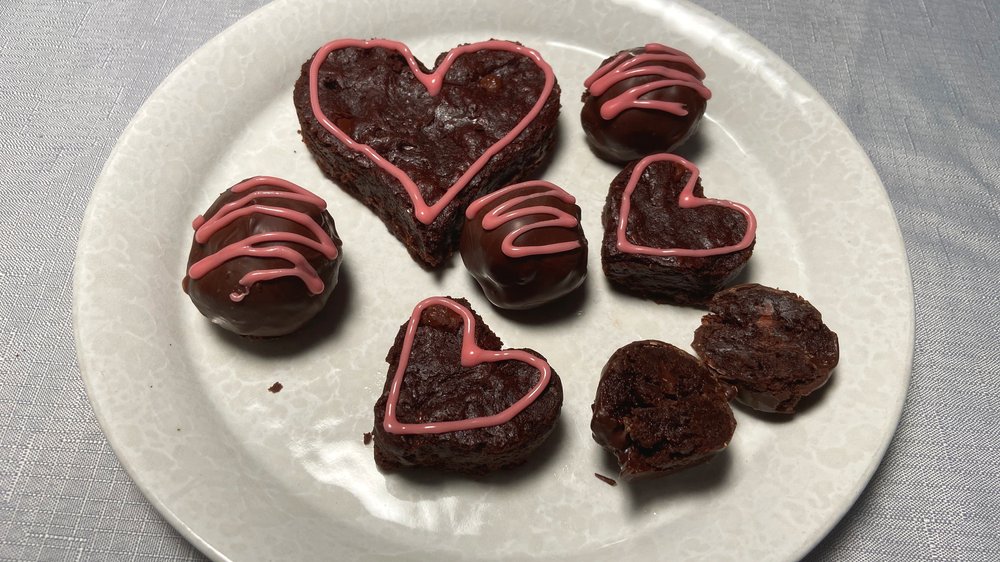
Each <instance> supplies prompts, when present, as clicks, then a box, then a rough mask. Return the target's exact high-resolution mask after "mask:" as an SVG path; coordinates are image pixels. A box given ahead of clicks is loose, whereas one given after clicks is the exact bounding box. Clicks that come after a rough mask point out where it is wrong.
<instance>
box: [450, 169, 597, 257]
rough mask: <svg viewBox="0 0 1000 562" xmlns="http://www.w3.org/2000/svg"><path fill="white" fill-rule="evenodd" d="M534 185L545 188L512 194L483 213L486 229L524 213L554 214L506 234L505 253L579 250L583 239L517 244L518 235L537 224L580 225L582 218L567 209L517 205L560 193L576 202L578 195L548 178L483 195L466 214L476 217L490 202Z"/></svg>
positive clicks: (559, 194) (504, 241) (502, 247)
mask: <svg viewBox="0 0 1000 562" xmlns="http://www.w3.org/2000/svg"><path fill="white" fill-rule="evenodd" d="M532 187H542V188H544V189H545V190H544V191H539V192H536V193H529V194H526V195H520V196H516V197H511V198H510V199H508V200H506V201H504V202H502V203H500V204H499V205H497V206H496V207H494V208H493V209H492V210H490V211H489V212H488V213H486V215H485V216H484V217H483V230H493V229H496V228H499V227H500V226H501V225H503V224H506V223H508V222H510V221H512V220H516V219H519V218H522V217H527V216H531V215H549V216H551V217H552V218H551V219H548V220H543V221H537V222H533V223H529V224H525V225H522V226H520V227H518V228H516V229H514V231H513V232H511V233H509V234H507V236H504V239H503V242H502V243H501V244H500V248H501V249H502V250H503V253H504V254H505V255H506V256H508V257H511V258H518V257H523V256H537V255H542V254H557V253H559V252H568V251H570V250H575V249H577V248H579V247H580V241H579V240H572V241H569V242H557V243H554V244H544V245H541V246H517V245H515V244H514V242H516V241H517V239H518V237H520V236H521V235H522V234H526V233H528V232H531V231H532V230H535V229H537V228H546V227H562V228H576V225H578V224H580V221H578V220H577V219H576V217H574V216H573V215H571V214H569V213H567V212H565V211H563V210H562V209H557V208H555V207H552V206H550V205H536V206H533V207H522V208H520V209H515V207H517V206H518V205H520V204H521V203H524V202H526V201H530V200H532V199H539V198H542V197H556V198H558V199H559V200H561V201H563V202H565V203H568V204H570V205H572V204H574V203H576V198H574V197H573V196H572V195H570V194H569V193H566V192H565V191H563V190H562V189H560V188H559V186H557V185H555V184H552V183H549V182H547V181H540V180H538V181H526V182H523V183H516V184H514V185H509V186H507V187H505V188H503V189H500V190H498V191H494V192H493V193H490V194H489V195H486V196H485V197H480V198H479V199H477V200H475V201H473V202H472V204H471V205H469V207H468V208H467V209H466V210H465V218H466V219H468V220H472V219H473V218H475V216H476V215H477V214H478V213H479V212H480V211H481V210H483V208H485V207H486V206H488V205H490V204H492V203H493V202H494V201H496V200H497V199H499V198H501V197H503V196H504V195H507V194H509V193H512V192H514V191H517V190H520V189H530V188H532Z"/></svg>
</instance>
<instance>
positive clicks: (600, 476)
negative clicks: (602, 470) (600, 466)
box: [594, 472, 618, 486]
mask: <svg viewBox="0 0 1000 562" xmlns="http://www.w3.org/2000/svg"><path fill="white" fill-rule="evenodd" d="M594 476H596V477H597V479H598V480H600V481H601V482H604V483H605V484H607V485H608V486H617V485H618V482H616V481H615V479H614V478H611V477H610V476H605V475H603V474H598V473H596V472H595V473H594Z"/></svg>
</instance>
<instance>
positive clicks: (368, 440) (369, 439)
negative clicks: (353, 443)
mask: <svg viewBox="0 0 1000 562" xmlns="http://www.w3.org/2000/svg"><path fill="white" fill-rule="evenodd" d="M363 440H364V442H365V445H367V444H369V443H371V442H372V432H370V431H366V432H365V434H364V436H363Z"/></svg>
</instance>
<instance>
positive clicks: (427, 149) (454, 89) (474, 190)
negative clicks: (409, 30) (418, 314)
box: [293, 39, 559, 268]
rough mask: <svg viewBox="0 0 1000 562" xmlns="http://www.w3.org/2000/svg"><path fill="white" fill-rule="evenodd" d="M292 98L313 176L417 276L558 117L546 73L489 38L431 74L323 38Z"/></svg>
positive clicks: (399, 52) (377, 46)
mask: <svg viewBox="0 0 1000 562" xmlns="http://www.w3.org/2000/svg"><path fill="white" fill-rule="evenodd" d="M317 55H318V57H317ZM456 55H457V56H456ZM314 62H315V64H314ZM415 71H416V72H415ZM311 84H312V85H313V86H314V87H315V89H316V98H317V99H316V102H317V104H316V106H315V107H314V106H313V103H312V102H313V96H312V95H311V94H310V85H311ZM436 88H440V91H434V90H435V89H436ZM293 96H294V103H295V109H296V111H297V113H298V117H299V123H300V125H301V134H302V140H303V141H304V142H305V144H306V146H307V147H308V148H309V151H310V152H311V153H312V155H313V157H314V158H315V160H316V162H317V163H318V164H319V166H320V168H321V169H322V170H323V172H324V173H325V174H326V175H327V176H328V177H329V178H330V179H332V180H333V181H334V182H336V183H337V184H338V185H340V187H341V188H343V189H344V190H345V191H347V192H348V193H350V194H351V195H353V196H354V197H356V198H357V199H358V200H360V201H361V202H362V203H364V204H365V205H366V206H368V207H369V208H370V209H371V210H372V211H373V212H375V214H376V215H378V217H379V218H380V219H381V220H382V221H383V222H384V223H385V224H386V227H387V228H388V229H389V231H390V232H392V234H393V235H394V236H396V238H398V239H399V240H400V241H401V242H402V243H403V244H404V245H405V246H406V248H407V249H408V250H409V252H410V254H411V256H413V258H414V259H415V260H416V261H417V262H418V263H421V264H422V265H423V266H425V267H428V268H435V267H438V266H440V265H441V264H442V263H443V262H444V261H445V260H446V259H447V258H448V257H449V256H450V255H451V254H452V253H453V252H454V251H455V249H456V248H457V246H458V236H459V230H460V229H461V226H462V222H463V212H464V210H465V207H466V206H467V205H468V204H469V203H470V202H471V201H472V200H474V199H476V198H477V197H480V196H482V195H485V194H486V193H489V192H492V191H494V190H496V189H498V188H500V187H502V186H504V185H507V184H510V183H513V182H515V181H517V180H519V179H521V178H523V177H524V176H525V175H526V174H528V173H529V172H530V171H531V170H532V169H533V168H535V167H536V166H537V165H538V164H539V163H540V162H541V161H542V160H543V159H544V158H545V157H546V156H547V155H548V154H549V152H550V151H551V149H552V147H553V144H554V142H555V130H556V119H557V117H558V115H559V85H558V83H557V82H556V80H555V75H554V74H553V73H552V69H551V68H550V67H549V65H548V64H547V63H545V61H544V60H542V59H541V57H540V56H538V53H537V52H535V51H533V50H531V49H528V48H527V47H524V46H522V45H520V44H518V43H512V42H508V41H496V40H493V41H484V42H480V43H475V44H471V45H463V46H460V47H457V48H456V49H453V50H452V51H450V52H449V53H442V54H441V55H440V56H439V57H438V59H437V61H436V62H435V70H434V71H433V72H430V71H429V70H428V69H427V68H426V67H424V66H423V64H422V63H421V62H419V61H417V60H416V59H415V58H414V57H413V55H412V54H411V53H410V51H409V50H408V49H407V48H406V46H404V45H403V44H401V43H398V42H394V41H387V40H371V41H358V40H349V39H342V40H336V41H331V42H330V43H328V44H326V45H324V46H323V47H322V48H320V50H319V51H317V54H316V55H314V56H313V58H311V59H309V60H308V61H306V63H305V64H304V65H303V66H302V73H301V76H300V77H299V79H298V81H297V82H296V83H295V89H294V94H293Z"/></svg>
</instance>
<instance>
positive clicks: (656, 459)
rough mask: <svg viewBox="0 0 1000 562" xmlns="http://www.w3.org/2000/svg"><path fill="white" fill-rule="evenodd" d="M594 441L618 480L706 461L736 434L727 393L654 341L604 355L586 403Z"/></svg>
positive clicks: (691, 362) (698, 366) (703, 370)
mask: <svg viewBox="0 0 1000 562" xmlns="http://www.w3.org/2000/svg"><path fill="white" fill-rule="evenodd" d="M592 410H593V418H591V422H590V428H591V431H592V432H593V436H594V440H595V441H597V443H598V444H600V445H601V447H603V448H605V449H606V450H608V451H609V452H611V453H612V454H614V455H615V458H616V459H617V460H618V464H619V466H620V467H621V476H622V478H624V479H626V480H631V479H635V478H640V477H647V476H661V475H664V474H669V473H671V472H675V471H677V470H680V469H683V468H687V467H689V466H693V465H696V464H700V463H702V462H705V461H707V460H708V459H710V458H711V457H712V456H714V455H715V454H716V453H718V452H719V451H722V450H723V449H725V448H726V447H727V446H728V444H729V440H730V439H731V438H732V436H733V432H734V431H735V430H736V418H734V417H733V412H732V409H731V408H730V407H729V395H728V389H727V388H726V387H725V386H724V385H722V384H720V383H719V382H718V381H717V380H716V379H715V377H714V376H712V373H711V371H709V370H708V368H707V367H705V366H704V365H703V364H702V363H701V361H698V359H697V358H695V357H693V356H692V355H691V354H689V353H687V352H685V351H682V350H680V349H678V348H676V347H674V346H672V345H670V344H668V343H664V342H662V341H656V340H646V341H636V342H632V343H630V344H628V345H626V346H624V347H622V348H620V349H618V350H617V351H615V353H614V354H613V355H612V356H611V358H610V359H609V360H608V362H607V364H606V365H605V366H604V370H603V372H602V373H601V381H600V383H599V384H598V387H597V396H596V397H595V399H594V404H593V406H592Z"/></svg>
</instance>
